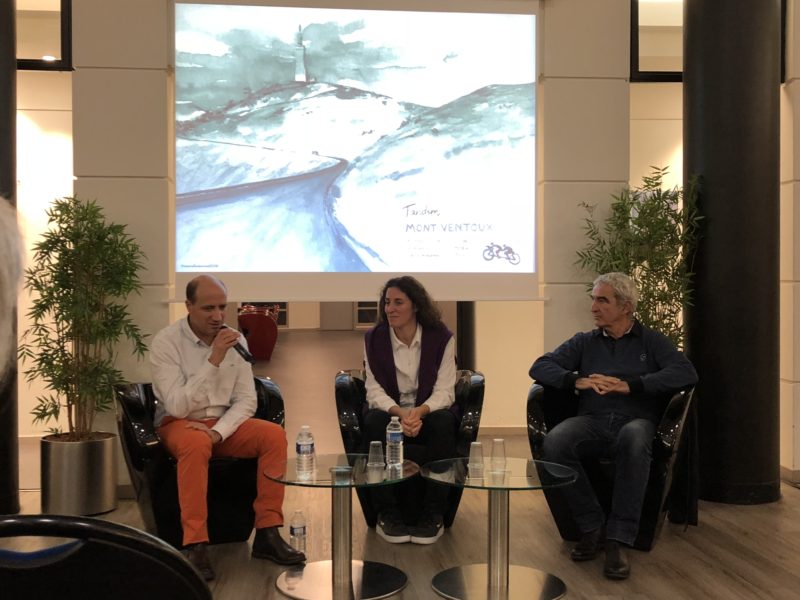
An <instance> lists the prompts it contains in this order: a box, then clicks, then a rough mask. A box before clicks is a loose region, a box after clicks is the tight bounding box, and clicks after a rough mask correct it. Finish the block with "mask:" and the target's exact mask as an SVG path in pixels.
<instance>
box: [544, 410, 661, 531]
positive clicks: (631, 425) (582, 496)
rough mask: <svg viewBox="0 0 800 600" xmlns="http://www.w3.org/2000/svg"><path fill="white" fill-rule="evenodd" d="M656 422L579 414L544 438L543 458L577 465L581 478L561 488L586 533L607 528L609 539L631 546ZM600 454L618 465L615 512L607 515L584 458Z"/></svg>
mask: <svg viewBox="0 0 800 600" xmlns="http://www.w3.org/2000/svg"><path fill="white" fill-rule="evenodd" d="M655 430H656V425H655V423H653V422H652V421H649V420H647V419H635V418H632V417H629V416H626V415H618V414H613V413H612V414H607V415H580V416H577V417H570V418H568V419H565V420H564V421H562V422H561V423H559V424H558V425H556V426H555V427H554V428H553V430H552V431H550V432H548V434H547V435H546V436H545V439H544V459H545V460H548V461H551V462H555V463H559V464H562V465H566V466H568V467H571V468H572V469H575V471H577V473H578V479H577V481H576V482H575V483H574V484H573V485H568V486H565V487H563V488H561V489H562V492H563V494H564V496H565V498H566V499H567V503H568V504H569V507H570V510H571V511H572V516H573V518H574V519H575V522H576V523H577V524H578V527H579V528H580V530H581V532H582V533H586V532H589V531H593V530H595V529H598V528H600V527H602V526H603V525H604V524H605V526H606V537H607V538H608V539H612V540H617V541H619V542H622V543H624V544H628V545H631V544H633V542H634V540H635V539H636V535H637V533H638V531H639V517H640V515H641V512H642V503H643V502H644V494H645V490H646V489H647V480H648V478H649V476H650V458H651V452H652V445H653V436H654V435H655ZM584 458H601V459H609V460H613V461H614V463H615V472H614V491H613V495H612V499H611V513H610V514H609V515H608V518H607V519H606V516H605V514H604V513H603V509H602V507H601V506H600V503H599V502H598V501H597V496H596V494H595V492H594V490H593V489H592V486H591V483H590V482H589V479H588V478H587V477H586V473H585V472H584V469H583V466H582V465H581V459H584Z"/></svg>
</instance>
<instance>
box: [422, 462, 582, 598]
mask: <svg viewBox="0 0 800 600" xmlns="http://www.w3.org/2000/svg"><path fill="white" fill-rule="evenodd" d="M468 460H469V459H467V458H450V459H446V460H438V461H434V462H430V463H428V464H427V465H425V466H424V467H422V469H421V470H420V474H421V475H422V476H423V477H425V478H426V479H430V480H432V481H438V482H439V483H444V484H446V485H451V486H454V487H460V488H472V489H480V490H488V492H489V563H488V565H487V564H485V563H484V564H475V565H466V566H463V567H453V568H451V569H447V570H445V571H441V572H440V573H437V574H436V575H435V576H434V577H433V580H432V581H431V585H432V586H433V589H434V591H435V592H436V593H437V594H439V595H440V596H443V597H445V598H452V599H455V600H486V599H488V600H517V599H520V600H521V599H523V598H525V599H530V598H537V599H539V600H552V599H554V598H561V597H562V596H563V595H564V594H566V593H567V586H566V585H564V582H563V581H561V579H559V578H558V577H556V576H554V575H550V574H549V573H544V572H543V571H539V570H538V569H532V568H530V567H522V566H518V565H513V566H509V563H508V525H509V519H508V493H509V492H510V491H514V490H540V489H543V488H548V487H557V486H561V485H568V484H571V483H574V481H575V480H576V479H577V473H576V472H575V471H574V470H572V469H570V468H569V467H565V466H563V465H558V464H555V463H549V462H544V461H539V460H530V459H524V458H507V459H506V463H505V467H504V468H503V470H497V471H493V470H491V469H490V463H489V461H488V460H487V462H486V463H485V467H484V472H483V477H470V476H469V471H468V469H467V462H468Z"/></svg>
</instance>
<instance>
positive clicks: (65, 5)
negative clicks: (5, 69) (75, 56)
mask: <svg viewBox="0 0 800 600" xmlns="http://www.w3.org/2000/svg"><path fill="white" fill-rule="evenodd" d="M17 70H18V71H72V0H61V58H59V59H58V60H42V59H37V58H18V59H17Z"/></svg>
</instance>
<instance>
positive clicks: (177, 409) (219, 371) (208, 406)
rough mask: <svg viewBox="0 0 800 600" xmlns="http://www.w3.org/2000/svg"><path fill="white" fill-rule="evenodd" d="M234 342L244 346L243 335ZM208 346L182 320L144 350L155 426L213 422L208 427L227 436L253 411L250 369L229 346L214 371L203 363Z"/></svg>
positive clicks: (254, 396)
mask: <svg viewBox="0 0 800 600" xmlns="http://www.w3.org/2000/svg"><path fill="white" fill-rule="evenodd" d="M239 343H240V344H242V345H243V346H244V347H247V342H246V341H245V339H244V336H242V335H240V336H239ZM210 355H211V346H209V345H208V344H206V343H205V342H203V341H202V340H201V339H200V338H198V337H197V336H196V335H195V334H194V332H193V331H192V329H191V327H189V320H188V318H186V317H184V318H183V319H181V320H180V321H176V322H175V323H173V324H172V325H169V326H168V327H165V328H164V329H162V330H161V331H159V332H158V333H157V334H156V336H155V337H154V338H153V343H152V344H151V346H150V366H151V371H152V374H153V390H154V391H155V394H156V397H157V398H158V400H159V402H158V405H157V406H156V415H155V425H156V426H159V425H160V424H161V422H162V421H163V420H164V417H166V416H167V415H170V416H172V417H175V418H178V419H191V420H201V419H213V418H219V421H217V423H216V425H214V427H212V429H213V430H215V431H216V432H218V433H219V434H220V435H221V436H222V439H223V440H224V439H226V438H228V437H229V436H230V435H231V434H232V433H233V432H234V431H236V429H237V428H238V427H239V425H241V424H242V423H243V422H244V421H245V420H247V419H249V418H250V417H252V416H253V415H254V414H255V412H256V405H257V401H256V392H255V386H254V384H253V369H252V367H251V366H250V363H248V362H247V361H245V360H244V359H243V358H242V357H241V356H239V354H238V353H237V352H236V351H235V350H233V349H232V348H231V349H229V350H228V352H227V354H226V355H225V358H224V359H223V361H222V362H221V363H220V365H219V367H215V366H214V365H212V364H211V363H210V362H208V357H209V356H210Z"/></svg>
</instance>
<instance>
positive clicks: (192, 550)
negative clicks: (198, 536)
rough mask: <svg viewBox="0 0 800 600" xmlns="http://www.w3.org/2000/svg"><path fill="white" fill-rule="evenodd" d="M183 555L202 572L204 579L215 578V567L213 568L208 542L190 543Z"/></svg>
mask: <svg viewBox="0 0 800 600" xmlns="http://www.w3.org/2000/svg"><path fill="white" fill-rule="evenodd" d="M183 555H184V556H185V557H186V560H188V561H189V562H190V563H192V566H194V568H195V569H197V570H198V571H199V572H200V575H201V576H202V577H203V579H205V580H206V581H211V580H212V579H214V569H213V568H211V558H209V556H208V542H199V543H197V544H189V545H188V546H186V547H185V548H184V549H183Z"/></svg>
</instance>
